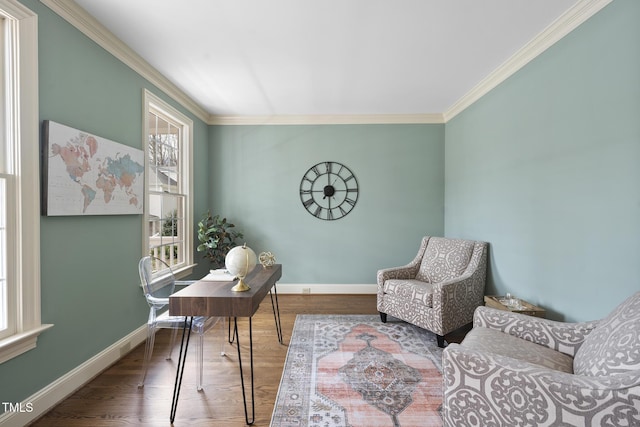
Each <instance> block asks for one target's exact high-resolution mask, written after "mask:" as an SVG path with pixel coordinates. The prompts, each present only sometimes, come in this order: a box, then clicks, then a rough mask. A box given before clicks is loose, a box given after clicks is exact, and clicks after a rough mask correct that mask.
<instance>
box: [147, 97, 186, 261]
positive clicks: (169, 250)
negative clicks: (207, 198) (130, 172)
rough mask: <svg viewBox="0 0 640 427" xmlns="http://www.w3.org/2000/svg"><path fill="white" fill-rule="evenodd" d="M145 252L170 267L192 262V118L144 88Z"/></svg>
mask: <svg viewBox="0 0 640 427" xmlns="http://www.w3.org/2000/svg"><path fill="white" fill-rule="evenodd" d="M144 98H145V102H144V104H145V135H146V141H145V162H146V192H147V194H146V204H145V215H144V216H145V226H144V235H145V237H144V238H145V242H144V245H143V247H145V248H146V254H148V255H151V256H154V257H157V258H160V259H162V260H163V261H165V262H166V263H167V264H168V265H169V266H171V268H172V269H173V270H174V272H176V271H178V272H179V271H186V270H188V269H190V268H191V267H192V266H193V238H192V234H193V226H192V224H193V220H192V217H193V200H192V197H191V194H192V188H193V184H192V181H193V179H192V176H193V174H192V171H191V165H192V158H191V152H192V149H191V147H192V144H193V142H192V141H193V139H192V135H193V121H191V120H189V119H188V118H187V117H186V116H184V115H183V114H181V113H180V112H178V111H177V110H175V109H173V108H172V107H170V106H169V105H167V104H166V103H165V102H163V101H162V100H160V99H159V98H157V97H156V96H154V95H153V94H151V93H150V92H148V91H145V95H144Z"/></svg>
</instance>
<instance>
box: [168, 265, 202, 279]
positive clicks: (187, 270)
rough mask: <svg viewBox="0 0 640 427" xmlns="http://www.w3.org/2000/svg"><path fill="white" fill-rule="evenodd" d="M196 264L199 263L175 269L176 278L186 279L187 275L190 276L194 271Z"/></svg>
mask: <svg viewBox="0 0 640 427" xmlns="http://www.w3.org/2000/svg"><path fill="white" fill-rule="evenodd" d="M196 265H198V264H189V265H185V266H184V267H181V268H179V269H176V270H173V275H174V276H175V278H176V279H184V278H185V277H188V276H190V275H191V274H192V273H193V267H195V266H196Z"/></svg>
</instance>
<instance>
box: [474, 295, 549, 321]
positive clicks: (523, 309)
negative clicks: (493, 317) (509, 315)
mask: <svg viewBox="0 0 640 427" xmlns="http://www.w3.org/2000/svg"><path fill="white" fill-rule="evenodd" d="M510 296H511V295H510ZM513 299H514V298H513V296H511V298H510V300H513ZM517 301H518V302H519V304H518V305H517V306H515V305H513V304H509V303H507V298H506V297H503V296H494V295H485V297H484V303H485V305H486V306H487V307H491V308H497V309H498V310H507V311H511V312H513V313H521V314H526V315H529V316H535V317H542V318H544V317H546V313H547V312H546V310H545V309H544V308H541V307H538V306H535V305H533V304H531V303H529V302H527V301H525V300H522V299H519V300H517Z"/></svg>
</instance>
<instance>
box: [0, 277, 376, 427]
mask: <svg viewBox="0 0 640 427" xmlns="http://www.w3.org/2000/svg"><path fill="white" fill-rule="evenodd" d="M277 286H278V287H277V291H278V293H279V294H375V293H376V292H377V290H378V286H377V285H376V284H342V285H341V284H318V283H312V284H309V283H307V284H291V283H288V284H278V285H277ZM146 338H147V325H146V324H144V325H142V326H140V327H139V328H138V329H136V330H134V331H133V332H131V333H130V334H129V335H127V336H125V337H124V338H122V339H120V340H119V341H117V342H115V343H114V344H112V345H110V346H109V347H107V348H106V349H104V350H103V351H101V352H100V353H98V354H96V355H95V356H93V357H92V358H91V359H89V360H87V361H86V362H84V363H83V364H81V365H80V366H78V367H76V368H74V369H72V370H71V371H69V372H67V373H66V374H65V375H63V376H62V377H60V378H58V379H57V380H55V381H54V382H52V383H51V384H49V385H47V386H46V387H44V388H43V389H41V390H39V391H37V392H36V393H34V394H33V395H31V396H30V397H28V398H27V399H25V400H24V401H23V402H20V406H19V407H20V408H22V409H24V410H23V411H22V412H21V411H13V412H12V411H7V412H4V413H3V414H1V415H0V425H1V426H3V427H14V426H15V427H21V426H24V425H27V424H29V423H31V422H33V421H35V420H36V419H38V418H39V417H41V416H42V415H44V414H45V413H46V412H48V411H49V410H50V409H52V408H53V407H54V406H56V405H57V404H59V403H60V402H62V401H63V400H64V399H66V398H67V397H69V396H70V395H71V394H73V393H74V392H75V391H77V390H78V389H79V388H81V387H83V386H84V385H85V384H87V383H88V382H89V381H91V380H92V379H93V378H94V377H95V376H96V375H98V374H100V373H101V372H102V371H104V370H105V369H107V368H108V367H109V366H111V365H112V364H114V363H115V362H117V361H118V360H119V359H120V358H121V357H122V356H124V355H125V354H127V353H128V352H129V351H130V350H131V349H133V348H135V347H136V346H138V345H139V344H141V343H143V342H144V341H145V339H146ZM17 403H18V402H15V404H17Z"/></svg>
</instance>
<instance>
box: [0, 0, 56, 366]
mask: <svg viewBox="0 0 640 427" xmlns="http://www.w3.org/2000/svg"><path fill="white" fill-rule="evenodd" d="M0 11H2V12H1V13H2V15H3V16H4V18H5V20H6V23H7V25H10V26H11V27H12V31H13V34H14V35H15V36H16V37H15V40H14V42H13V44H12V49H13V50H14V51H13V52H12V53H11V54H12V55H13V58H14V68H13V69H14V71H15V72H16V73H17V81H18V85H17V87H13V88H8V89H7V90H12V91H13V94H12V96H11V98H12V103H11V105H10V106H9V109H10V111H12V112H13V113H14V114H12V117H10V120H11V124H10V126H12V127H13V128H14V129H15V138H18V139H17V141H18V143H17V145H18V151H17V154H18V160H19V161H18V162H17V165H16V176H15V178H16V180H17V184H18V189H19V190H18V194H17V195H16V196H17V199H18V200H16V221H17V223H16V226H17V227H16V230H17V233H15V234H14V237H15V238H16V239H17V244H18V248H19V250H18V251H17V254H16V257H17V261H16V265H18V266H19V268H18V270H17V276H18V277H17V279H18V285H17V286H18V288H17V290H18V292H16V293H15V298H14V299H13V302H14V303H15V307H16V309H17V310H16V316H15V318H14V319H15V328H16V329H15V333H14V334H13V335H11V336H9V337H7V338H4V339H2V340H1V341H0V363H3V362H5V361H7V360H9V359H11V358H14V357H16V356H18V355H20V354H22V353H24V352H26V351H28V350H31V349H33V348H35V347H36V342H37V339H38V335H39V334H40V333H41V332H42V331H44V330H45V329H48V328H50V327H51V326H53V325H47V324H42V323H41V317H40V316H41V307H40V182H39V177H40V153H39V149H40V143H39V125H38V124H39V117H38V114H39V111H38V109H39V107H38V17H37V15H36V14H35V13H34V12H32V11H31V10H29V9H28V8H27V7H25V6H23V5H22V4H20V3H18V2H17V1H16V0H0ZM10 303H11V302H10Z"/></svg>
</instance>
